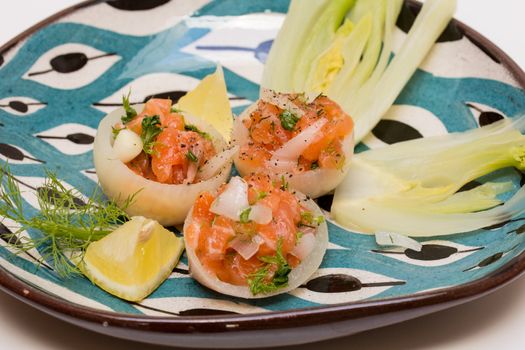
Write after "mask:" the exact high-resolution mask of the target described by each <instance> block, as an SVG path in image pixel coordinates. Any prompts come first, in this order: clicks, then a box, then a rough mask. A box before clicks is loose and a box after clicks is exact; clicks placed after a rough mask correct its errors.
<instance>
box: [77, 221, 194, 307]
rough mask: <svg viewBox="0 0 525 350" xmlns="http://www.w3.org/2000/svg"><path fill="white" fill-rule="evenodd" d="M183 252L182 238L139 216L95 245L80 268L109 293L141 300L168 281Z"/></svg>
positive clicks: (88, 250)
mask: <svg viewBox="0 0 525 350" xmlns="http://www.w3.org/2000/svg"><path fill="white" fill-rule="evenodd" d="M183 250H184V242H183V240H182V239H181V238H178V237H177V236H175V235H174V234H173V233H172V232H170V231H168V230H166V229H165V228H164V227H162V226H161V225H160V224H159V223H158V222H156V221H154V220H150V219H146V218H144V217H140V216H136V217H133V218H132V219H131V220H130V221H128V222H126V223H125V224H124V225H122V226H120V227H119V228H118V229H117V230H115V231H113V232H112V233H110V234H109V235H107V236H106V237H104V238H102V239H100V240H99V241H96V242H93V243H91V244H90V245H89V246H88V248H87V250H86V254H85V255H84V259H83V261H82V262H81V263H80V264H79V267H80V269H81V270H82V272H83V273H84V274H85V275H86V276H87V277H88V278H89V279H90V280H91V281H92V282H93V283H94V284H96V285H97V286H99V287H100V288H102V289H104V290H105V291H107V292H108V293H111V294H113V295H115V296H117V297H119V298H122V299H125V300H129V301H140V300H142V299H144V298H145V297H147V296H148V295H149V294H151V293H152V292H153V291H154V290H155V289H157V287H158V286H159V285H160V284H161V283H162V282H163V281H164V280H165V279H166V278H168V276H169V275H170V274H171V271H172V270H173V268H174V267H175V265H176V264H177V262H178V261H179V258H180V256H181V254H182V251H183Z"/></svg>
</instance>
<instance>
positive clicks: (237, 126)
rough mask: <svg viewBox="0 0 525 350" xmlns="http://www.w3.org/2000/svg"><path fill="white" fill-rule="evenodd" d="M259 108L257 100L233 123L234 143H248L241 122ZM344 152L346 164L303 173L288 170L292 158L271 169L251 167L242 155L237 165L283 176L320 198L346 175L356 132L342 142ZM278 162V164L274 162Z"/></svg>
mask: <svg viewBox="0 0 525 350" xmlns="http://www.w3.org/2000/svg"><path fill="white" fill-rule="evenodd" d="M256 108H257V102H256V103H255V104H253V105H252V106H250V107H248V109H246V110H245V111H244V112H243V113H242V114H241V115H240V116H239V117H237V118H236V119H235V121H234V124H233V142H234V143H235V144H236V145H238V146H239V147H242V145H244V144H246V143H248V138H249V132H248V129H247V128H246V127H245V126H244V123H243V122H242V121H243V120H245V119H248V118H250V114H251V113H252V112H253V111H254V110H255V109H256ZM342 148H343V153H344V155H345V158H346V159H345V164H344V166H343V168H342V169H340V170H338V169H321V168H317V169H315V170H308V171H303V172H290V171H288V170H287V169H288V168H289V166H290V161H287V160H279V162H278V164H277V167H273V166H272V167H270V168H256V167H251V166H249V165H248V164H247V162H243V161H242V160H241V159H240V154H237V155H236V157H235V158H234V160H235V167H236V168H237V170H238V171H239V173H240V174H241V175H242V176H246V175H249V174H253V173H258V172H259V173H260V172H264V173H268V174H270V176H272V178H274V179H276V180H279V179H281V177H282V176H284V177H285V178H286V181H288V183H289V185H290V187H291V188H294V189H296V190H298V191H300V192H302V193H304V194H306V195H307V196H309V197H311V198H317V197H320V196H322V195H324V194H326V193H328V192H330V191H332V190H333V189H335V188H336V187H337V186H338V185H339V184H340V183H341V182H342V181H343V179H344V178H345V176H346V174H347V173H348V170H349V169H350V159H351V158H352V155H353V154H354V132H353V131H352V132H351V133H350V134H349V135H347V136H346V137H345V138H344V140H343V144H342ZM273 164H275V163H273Z"/></svg>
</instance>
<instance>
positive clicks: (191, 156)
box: [186, 150, 199, 163]
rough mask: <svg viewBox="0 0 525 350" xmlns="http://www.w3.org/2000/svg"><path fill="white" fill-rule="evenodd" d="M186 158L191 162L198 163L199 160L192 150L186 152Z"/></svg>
mask: <svg viewBox="0 0 525 350" xmlns="http://www.w3.org/2000/svg"><path fill="white" fill-rule="evenodd" d="M186 159H188V160H189V161H190V162H193V163H197V162H198V161H199V158H197V156H196V155H195V154H193V152H192V151H191V150H189V151H188V153H186Z"/></svg>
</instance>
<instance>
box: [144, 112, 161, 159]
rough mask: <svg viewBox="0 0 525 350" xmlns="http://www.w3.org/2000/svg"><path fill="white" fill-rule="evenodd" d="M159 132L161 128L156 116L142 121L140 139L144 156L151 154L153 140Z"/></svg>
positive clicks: (158, 118)
mask: <svg viewBox="0 0 525 350" xmlns="http://www.w3.org/2000/svg"><path fill="white" fill-rule="evenodd" d="M161 132H162V128H161V126H160V117H159V116H158V115H154V116H153V117H145V118H144V119H142V133H141V134H140V138H141V139H142V143H143V144H144V147H143V149H144V152H145V153H146V154H152V153H153V146H154V145H155V140H156V138H157V136H158V135H159V134H160V133H161Z"/></svg>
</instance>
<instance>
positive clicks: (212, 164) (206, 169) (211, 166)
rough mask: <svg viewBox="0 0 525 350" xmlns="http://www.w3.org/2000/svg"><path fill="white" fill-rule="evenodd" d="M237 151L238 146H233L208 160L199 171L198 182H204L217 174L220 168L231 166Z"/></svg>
mask: <svg viewBox="0 0 525 350" xmlns="http://www.w3.org/2000/svg"><path fill="white" fill-rule="evenodd" d="M238 151H239V146H234V147H232V148H230V149H227V150H225V151H224V152H221V153H218V154H216V155H215V156H213V157H212V158H210V159H209V160H208V161H207V162H206V163H205V164H204V165H203V166H202V167H201V168H200V170H199V172H198V174H197V179H198V180H206V179H209V178H210V177H212V176H214V175H215V174H217V173H218V172H219V171H220V170H221V169H222V168H224V167H225V166H228V165H229V164H231V160H232V158H233V157H234V156H235V154H236V153H237V152H238Z"/></svg>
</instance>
